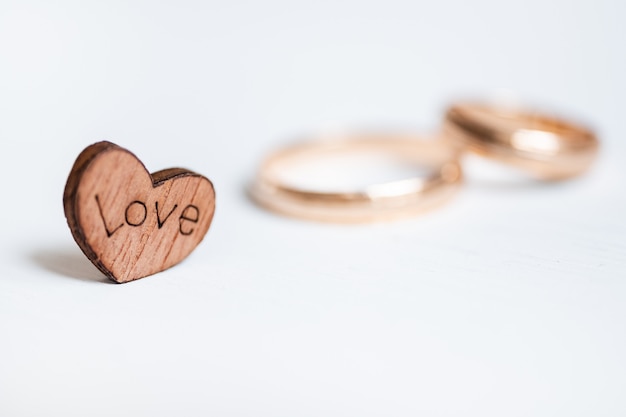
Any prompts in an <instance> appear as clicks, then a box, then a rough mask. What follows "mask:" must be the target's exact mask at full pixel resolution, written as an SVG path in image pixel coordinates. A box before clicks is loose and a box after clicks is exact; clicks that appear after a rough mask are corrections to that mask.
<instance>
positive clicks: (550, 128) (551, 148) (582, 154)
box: [443, 103, 598, 180]
mask: <svg viewBox="0 0 626 417" xmlns="http://www.w3.org/2000/svg"><path fill="white" fill-rule="evenodd" d="M443 135H444V136H445V137H447V138H450V140H452V141H454V142H455V143H457V144H460V145H462V146H464V147H467V148H468V149H469V150H471V151H473V152H475V153H478V154H480V155H483V156H486V157H489V158H492V159H496V160H500V161H502V162H506V163H508V164H512V165H514V166H517V167H519V168H522V169H523V170H525V171H527V172H529V173H530V174H532V175H534V176H535V177H537V178H541V179H546V180H559V179H565V178H569V177H573V176H576V175H579V174H581V173H582V172H584V171H585V170H586V169H587V168H589V166H590V165H591V164H592V162H593V161H594V159H595V156H596V154H597V151H598V139H597V138H596V136H595V134H594V133H593V132H592V131H591V130H590V129H588V128H586V127H584V126H581V125H578V124H575V123H572V122H569V121H565V120H563V119H560V118H556V117H552V116H548V115H545V114H541V113H538V112H533V111H525V110H517V109H515V110H513V109H509V108H507V107H497V106H491V105H485V104H477V103H461V104H456V105H453V106H451V107H450V108H449V109H448V111H447V112H446V115H445V120H444V125H443Z"/></svg>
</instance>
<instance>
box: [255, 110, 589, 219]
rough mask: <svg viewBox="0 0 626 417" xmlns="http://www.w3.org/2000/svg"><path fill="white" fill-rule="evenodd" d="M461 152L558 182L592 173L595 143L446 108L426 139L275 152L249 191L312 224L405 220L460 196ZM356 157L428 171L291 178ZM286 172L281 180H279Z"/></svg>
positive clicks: (506, 115) (513, 115) (533, 124)
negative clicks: (324, 162)
mask: <svg viewBox="0 0 626 417" xmlns="http://www.w3.org/2000/svg"><path fill="white" fill-rule="evenodd" d="M466 150H469V151H473V152H475V153H478V154H480V155H483V156H486V157H489V158H492V159H496V160H499V161H501V162H505V163H507V164H510V165H513V166H516V167H518V168H521V169H523V170H525V171H527V172H529V173H530V174H531V175H533V176H535V177H537V178H540V179H544V180H560V179H565V178H570V177H573V176H576V175H579V174H581V173H582V172H584V171H585V170H586V169H587V168H589V166H590V165H591V164H592V162H593V160H594V159H595V156H596V154H597V150H598V140H597V138H596V136H595V135H594V133H593V132H592V131H591V130H590V129H588V128H586V127H583V126H581V125H578V124H575V123H572V122H569V121H565V120H563V119H559V118H556V117H552V116H549V115H545V114H541V113H538V112H533V111H525V110H513V109H511V108H509V107H498V106H492V105H485V104H477V103H460V104H455V105H453V106H451V107H450V108H449V109H448V111H447V112H446V114H445V119H444V123H443V127H442V130H441V132H440V134H439V136H438V137H437V138H433V139H430V140H429V139H425V138H423V137H417V136H414V135H397V134H388V135H360V136H352V137H343V138H331V139H326V140H317V141H311V142H306V143H301V144H297V145H294V146H290V147H287V148H284V149H282V150H279V151H277V152H275V153H274V154H272V155H270V156H269V157H268V158H267V159H266V160H265V161H263V163H262V165H261V168H260V169H259V172H258V174H257V177H256V180H255V182H254V183H253V185H252V187H251V189H250V194H251V196H252V198H253V199H254V200H255V201H256V202H258V203H259V204H260V205H262V206H264V207H265V208H268V209H270V210H272V211H275V212H278V213H280V214H285V215H289V216H293V217H300V218H306V219H310V220H319V221H329V222H341V223H359V222H369V221H376V220H388V219H395V218H401V217H407V216H411V215H414V214H418V213H421V212H423V211H426V210H429V209H432V208H434V207H437V206H439V205H441V204H442V203H444V202H446V201H447V200H448V199H449V198H450V197H451V196H452V195H453V194H454V192H455V191H457V189H458V188H459V185H460V184H461V181H462V171H461V165H460V163H459V156H460V155H461V154H462V153H463V152H465V151H466ZM361 152H370V153H373V154H378V155H380V154H390V155H393V156H395V157H396V158H398V159H399V160H401V161H402V162H403V163H407V162H408V163H409V164H410V165H411V166H412V167H413V166H415V167H421V168H422V169H426V172H425V173H423V172H422V173H421V174H420V175H413V172H412V174H411V175H412V176H410V177H409V178H405V179H402V180H394V181H390V182H380V183H372V184H368V185H366V186H362V187H360V188H354V189H350V190H344V189H342V190H339V191H337V190H331V189H322V190H318V189H316V188H310V187H307V186H301V185H295V183H294V182H293V181H290V176H293V175H294V174H293V171H294V169H295V171H297V168H298V167H299V166H301V165H306V163H307V162H310V161H311V160H315V159H316V158H317V159H323V158H324V157H327V156H329V155H340V154H348V155H354V154H358V153H361ZM368 167H369V165H368ZM290 169H291V171H290ZM285 171H286V172H287V174H288V175H287V176H286V177H285V175H281V172H283V174H284V172H285ZM318 174H319V171H315V172H313V174H312V175H313V176H314V177H315V176H317V175H318ZM333 180H334V178H333ZM331 188H332V187H331Z"/></svg>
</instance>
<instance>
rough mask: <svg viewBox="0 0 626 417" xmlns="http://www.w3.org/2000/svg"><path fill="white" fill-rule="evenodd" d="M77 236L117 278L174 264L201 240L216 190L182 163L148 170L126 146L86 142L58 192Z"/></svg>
mask: <svg viewBox="0 0 626 417" xmlns="http://www.w3.org/2000/svg"><path fill="white" fill-rule="evenodd" d="M63 205H64V208H65V217H66V218H67V223H68V225H69V226H70V229H71V231H72V235H73V236H74V240H76V243H78V246H80V248H81V249H82V251H83V252H84V253H85V255H87V257H88V258H89V260H91V262H93V264H94V265H95V266H96V267H98V269H99V270H100V271H102V272H103V273H104V274H105V275H106V276H108V277H109V278H111V279H112V280H114V281H116V282H128V281H132V280H135V279H138V278H143V277H145V276H148V275H152V274H155V273H157V272H160V271H163V270H165V269H167V268H169V267H171V266H174V265H176V264H177V263H179V262H180V261H182V260H183V259H185V258H186V257H187V255H189V254H190V253H191V252H192V251H193V250H194V248H195V247H196V246H197V245H198V244H199V243H200V241H201V240H202V238H203V237H204V235H205V234H206V232H207V230H209V226H210V225H211V220H213V213H214V212H215V190H214V189H213V184H211V181H209V180H208V179H207V178H205V177H203V176H202V175H199V174H196V173H194V172H191V171H188V170H186V169H182V168H171V169H166V170H163V171H158V172H155V173H154V174H150V173H149V172H148V171H147V170H146V167H145V166H144V165H143V164H142V163H141V161H140V160H139V159H137V157H136V156H135V155H133V154H132V153H131V152H130V151H128V150H126V149H124V148H121V147H119V146H117V145H115V144H113V143H111V142H98V143H95V144H93V145H91V146H89V147H87V148H86V149H85V150H84V151H83V152H81V154H80V155H79V156H78V158H77V159H76V162H75V163H74V166H73V167H72V171H71V172H70V175H69V178H68V179H67V184H66V185H65V192H64V194H63Z"/></svg>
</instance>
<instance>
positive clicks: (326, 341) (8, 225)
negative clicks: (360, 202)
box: [0, 0, 626, 417]
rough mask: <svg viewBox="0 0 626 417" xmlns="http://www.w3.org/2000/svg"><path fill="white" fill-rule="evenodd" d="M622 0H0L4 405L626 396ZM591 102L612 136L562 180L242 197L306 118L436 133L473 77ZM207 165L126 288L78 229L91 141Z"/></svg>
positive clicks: (300, 407) (580, 410)
mask: <svg viewBox="0 0 626 417" xmlns="http://www.w3.org/2000/svg"><path fill="white" fill-rule="evenodd" d="M625 11H626V10H625V9H624V6H623V3H621V2H618V1H589V2H573V1H558V2H545V1H539V0H537V1H530V0H524V1H517V2H501V1H460V0H459V1H431V2H417V1H406V2H397V1H381V2H376V3H370V2H363V1H352V2H346V1H336V0H335V1H315V2H299V4H298V3H296V2H277V1H272V2H269V1H268V2H254V1H251V2H234V1H228V2H227V1H224V2H212V3H211V2H200V1H197V2H192V1H172V2H164V1H160V2H159V1H145V2H128V1H106V2H90V3H87V2H79V1H76V2H71V1H55V2H51V1H41V2H31V1H15V2H13V1H6V0H5V1H3V2H2V3H1V4H0V138H1V141H2V145H3V150H2V152H1V153H0V167H1V168H0V173H1V174H2V176H3V178H4V183H3V187H2V194H1V195H2V200H1V204H0V218H1V219H2V220H1V221H2V231H1V238H0V244H1V247H0V415H1V416H3V417H4V416H65V417H67V416H113V415H116V416H151V417H156V416H172V415H182V416H207V415H213V416H260V415H263V416H265V415H267V416H335V415H336V416H351V415H354V416H414V415H424V416H481V417H486V416H531V415H532V416H591V415H593V416H623V415H626V396H625V395H624V393H625V392H626V355H625V352H626V302H625V301H626V283H625V278H626V222H625V221H624V213H626V198H625V197H624V180H625V179H626V169H625V164H624V157H625V156H626V153H625V152H624V151H625V149H626V148H625V146H624V136H625V135H626V128H625V125H624V122H623V111H624V106H623V101H624V97H625V94H626V88H625V87H626V83H625V81H624V74H626V62H625V59H626V55H625V54H624V29H623V20H624V17H625ZM508 90H512V91H516V92H517V93H519V94H520V95H521V97H523V98H525V99H527V100H530V101H531V102H536V103H539V104H548V105H550V106H554V108H556V109H561V110H563V111H565V112H568V114H574V115H580V116H582V117H583V118H584V119H585V120H588V121H589V122H591V123H593V124H594V125H595V126H596V127H597V128H598V129H599V131H600V132H601V134H602V140H603V145H604V146H603V152H602V155H601V158H600V159H599V161H598V164H597V166H596V167H595V169H594V170H593V171H592V172H591V173H590V174H589V175H587V176H585V177H584V178H581V179H579V180H576V181H573V182H568V183H563V184H552V185H544V184H539V183H534V182H531V181H526V180H523V179H521V180H520V179H519V177H509V176H505V175H500V172H499V171H497V170H496V171H492V168H491V167H489V166H488V165H487V164H485V163H483V161H480V160H472V161H471V163H470V164H469V173H468V176H469V180H468V184H467V187H466V188H465V190H464V191H463V192H462V194H461V195H459V197H458V198H457V199H456V200H455V201H454V203H453V204H450V205H449V206H447V207H445V209H443V210H440V211H438V212H434V213H431V214H429V215H427V216H423V217H421V218H416V219H414V220H410V221H404V222H398V223H391V224H379V225H370V226H354V227H343V226H332V225H319V224H315V223H306V222H299V221H295V220H289V219H285V218H281V217H278V216H274V215H272V214H269V213H266V212H263V211H261V210H259V209H257V208H256V207H255V206H253V205H252V204H251V203H250V202H249V201H248V200H247V199H246V197H245V195H244V191H243V189H244V185H245V183H246V181H248V180H249V178H250V175H251V173H252V172H253V170H254V167H255V164H256V163H257V162H258V160H259V158H260V157H261V156H262V155H263V154H264V153H265V152H267V151H268V150H269V149H271V148H272V147H274V146H277V145H279V144H281V143H285V142H288V141H289V140H291V139H292V138H293V137H295V136H297V135H300V134H307V133H309V132H312V131H317V130H327V129H330V130H333V129H341V128H358V129H361V128H363V127H368V126H370V127H371V126H374V127H385V126H387V127H391V128H404V129H409V130H416V131H419V130H421V129H426V130H428V129H434V128H435V127H436V126H437V124H438V121H439V117H440V112H441V109H442V108H443V106H444V105H445V103H447V102H448V101H449V100H450V99H452V98H454V97H456V96H464V95H467V94H474V95H483V94H487V93H492V92H495V91H508ZM100 139H109V140H112V141H114V142H116V143H118V144H120V145H122V146H124V147H127V148H129V149H131V150H132V151H134V152H135V153H136V154H137V155H139V156H140V157H141V158H142V159H143V161H144V162H145V163H146V165H147V166H148V168H149V169H151V170H157V169H161V168H165V167H170V166H176V165H181V166H185V167H189V168H192V169H194V170H197V171H199V172H201V173H203V174H205V175H207V176H209V177H210V178H211V179H212V180H214V182H215V184H216V188H217V202H218V210H217V213H216V217H215V221H214V224H213V227H212V228H211V230H210V231H209V234H208V236H207V237H206V239H205V241H204V242H203V243H202V245H201V246H200V247H199V248H198V249H197V251H196V252H194V253H193V254H192V255H191V257H190V258H188V259H187V260H186V261H185V262H184V263H182V264H181V265H179V266H177V267H175V268H173V269H171V270H169V271H166V272H164V273H161V274H159V275H156V276H154V277H151V278H148V279H143V280H140V281H137V282H134V283H130V284H125V285H113V284H108V283H107V282H106V280H104V279H103V278H102V276H101V275H100V274H99V273H98V272H97V271H96V270H95V268H94V267H92V266H91V264H90V263H89V262H88V261H87V260H86V259H85V258H84V257H83V256H82V254H81V252H80V251H79V249H78V247H77V246H76V245H75V243H74V242H73V240H72V238H71V236H70V233H69V231H68V229H67V227H66V224H65V219H64V217H63V210H62V205H61V196H62V190H63V186H64V183H65V180H66V176H67V174H68V172H69V169H70V167H71V165H72V163H73V161H74V159H75V157H76V156H77V154H78V152H79V151H80V150H81V149H82V148H84V147H85V146H86V145H88V144H89V143H91V142H94V141H96V140H100Z"/></svg>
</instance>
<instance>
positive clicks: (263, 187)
mask: <svg viewBox="0 0 626 417" xmlns="http://www.w3.org/2000/svg"><path fill="white" fill-rule="evenodd" d="M359 152H372V153H376V154H381V153H387V154H389V155H390V156H393V157H396V158H401V159H402V160H404V161H405V162H409V163H410V164H414V165H415V166H416V167H420V168H422V169H425V170H426V174H425V175H423V176H414V177H411V178H405V179H402V180H397V181H391V182H383V183H374V184H370V185H367V186H365V187H362V188H361V189H353V190H349V191H319V190H315V189H308V188H306V187H300V186H297V185H293V184H292V183H290V182H289V181H286V180H285V178H284V177H281V175H279V172H280V171H281V168H282V169H283V170H284V169H285V168H286V169H288V168H289V167H290V166H292V167H293V166H298V164H301V163H304V162H306V161H310V160H311V159H315V158H324V157H325V156H329V155H338V154H351V155H353V154H355V153H359ZM461 180H462V173H461V166H460V164H459V160H458V152H457V150H455V149H454V148H453V147H450V146H449V145H447V144H446V143H445V142H444V141H441V140H432V139H425V138H421V137H416V136H412V135H361V136H355V137H346V138H333V139H327V140H317V141H311V142H305V143H301V144H297V145H294V146H290V147H287V148H284V149H282V150H279V151H278V152H276V153H274V154H272V155H270V156H269V157H268V158H267V159H266V160H264V161H263V163H262V164H261V167H260V169H259V172H258V175H257V177H256V180H255V182H254V183H253V184H252V187H251V189H250V194H251V196H252V198H253V199H254V200H255V201H256V202H258V203H259V204H260V205H262V206H264V207H265V208H268V209H270V210H272V211H275V212H278V213H280V214H284V215H289V216H294V217H300V218H306V219H310V220H319V221H327V222H340V223H362V222H370V221H377V220H389V219H395V218H400V217H407V216H411V215H414V214H416V213H420V212H423V211H426V210H429V209H432V208H434V207H437V206H439V205H440V204H442V203H444V202H445V201H447V200H448V199H449V198H450V197H451V196H452V195H453V194H454V192H455V191H456V190H457V189H458V188H459V185H460V183H461Z"/></svg>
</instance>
